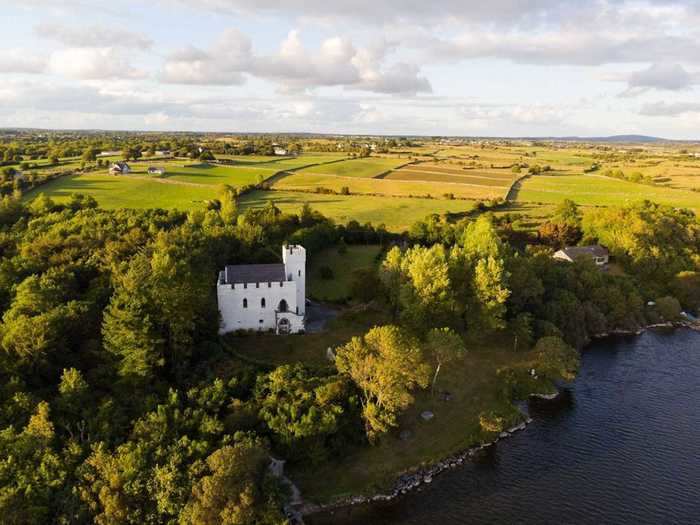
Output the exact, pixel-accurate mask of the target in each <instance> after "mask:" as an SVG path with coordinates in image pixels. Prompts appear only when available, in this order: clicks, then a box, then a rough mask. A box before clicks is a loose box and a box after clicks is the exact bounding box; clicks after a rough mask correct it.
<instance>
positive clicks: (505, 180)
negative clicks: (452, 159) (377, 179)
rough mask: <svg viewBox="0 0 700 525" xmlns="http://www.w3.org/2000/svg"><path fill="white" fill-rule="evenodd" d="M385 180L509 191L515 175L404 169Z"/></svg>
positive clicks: (389, 175) (394, 172)
mask: <svg viewBox="0 0 700 525" xmlns="http://www.w3.org/2000/svg"><path fill="white" fill-rule="evenodd" d="M384 179H389V180H407V181H426V182H451V183H454V184H469V185H476V186H497V187H501V188H503V191H504V192H505V191H507V190H508V188H509V187H510V185H511V183H512V182H513V175H512V174H511V175H509V176H503V175H502V174H500V173H499V174H494V175H490V174H488V173H484V172H480V171H471V172H470V171H467V170H464V171H462V172H461V173H446V172H444V171H443V172H439V171H426V170H420V171H419V170H414V169H412V168H404V169H400V170H396V171H392V172H391V173H389V174H388V175H387V176H386V177H384Z"/></svg>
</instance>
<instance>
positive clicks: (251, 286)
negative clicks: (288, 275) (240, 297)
mask: <svg viewBox="0 0 700 525" xmlns="http://www.w3.org/2000/svg"><path fill="white" fill-rule="evenodd" d="M292 282H293V281H292V280H291V279H287V280H286V281H266V282H261V283H233V284H226V283H223V282H221V281H219V285H221V286H225V287H227V288H228V287H230V288H231V290H256V289H260V290H267V289H269V288H272V289H274V288H284V287H285V284H286V286H287V287H289V284H290V283H292Z"/></svg>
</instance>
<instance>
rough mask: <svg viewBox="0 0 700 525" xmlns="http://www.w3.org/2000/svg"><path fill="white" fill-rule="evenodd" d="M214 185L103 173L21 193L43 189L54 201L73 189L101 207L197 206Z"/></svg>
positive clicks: (213, 193)
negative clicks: (93, 199)
mask: <svg viewBox="0 0 700 525" xmlns="http://www.w3.org/2000/svg"><path fill="white" fill-rule="evenodd" d="M215 188H216V187H215V186H205V185H202V186H194V185H183V184H172V183H171V184H168V183H166V182H164V181H163V180H162V179H150V180H149V179H146V178H135V177H129V176H121V177H119V176H114V175H106V174H86V175H69V176H66V177H61V178H60V179H56V180H53V181H51V182H48V183H47V184H44V185H42V186H39V187H38V188H35V189H34V190H32V191H31V192H29V193H27V194H26V195H25V197H24V198H25V200H31V199H33V198H34V197H36V196H37V195H39V194H41V193H43V194H44V195H47V196H49V197H51V198H52V199H54V200H55V201H56V202H66V201H67V200H68V199H69V197H70V195H71V194H73V193H83V194H86V195H92V196H93V197H94V198H95V199H96V200H97V202H98V204H99V205H100V207H102V208H106V209H115V208H177V209H179V210H190V209H193V208H198V207H201V206H202V205H203V203H204V201H205V200H208V199H212V198H214V197H215V196H216V190H215Z"/></svg>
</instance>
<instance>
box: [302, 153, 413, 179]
mask: <svg viewBox="0 0 700 525" xmlns="http://www.w3.org/2000/svg"><path fill="white" fill-rule="evenodd" d="M407 162H408V159H399V158H382V157H369V158H363V159H352V160H346V161H343V162H335V163H333V164H327V165H321V166H313V167H311V168H308V169H305V170H304V171H303V173H314V174H321V175H336V176H341V177H361V178H372V177H376V176H377V175H381V174H382V173H385V172H387V171H389V170H393V169H395V168H397V167H399V166H402V165H404V164H406V163H407Z"/></svg>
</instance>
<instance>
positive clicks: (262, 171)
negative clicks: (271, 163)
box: [129, 164, 279, 186]
mask: <svg viewBox="0 0 700 525" xmlns="http://www.w3.org/2000/svg"><path fill="white" fill-rule="evenodd" d="M159 165H160V164H159ZM163 167H165V176H164V177H163V179H164V180H175V181H182V182H187V183H192V184H206V185H219V184H230V185H231V186H245V185H247V184H256V183H258V182H260V180H261V178H262V179H266V178H268V177H271V176H272V175H274V174H275V173H277V171H279V170H277V169H274V168H260V167H257V166H255V167H249V166H241V167H238V166H217V165H214V164H191V165H185V166H182V165H172V164H165V165H163ZM147 169H148V167H147V165H144V164H132V171H131V174H130V175H129V176H131V175H141V176H148V173H147Z"/></svg>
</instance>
